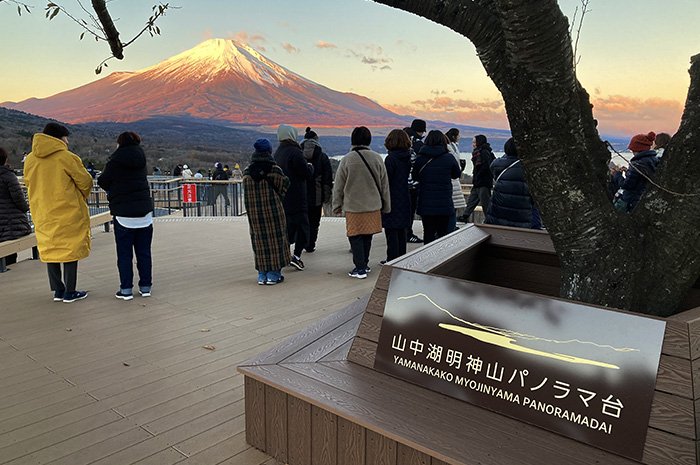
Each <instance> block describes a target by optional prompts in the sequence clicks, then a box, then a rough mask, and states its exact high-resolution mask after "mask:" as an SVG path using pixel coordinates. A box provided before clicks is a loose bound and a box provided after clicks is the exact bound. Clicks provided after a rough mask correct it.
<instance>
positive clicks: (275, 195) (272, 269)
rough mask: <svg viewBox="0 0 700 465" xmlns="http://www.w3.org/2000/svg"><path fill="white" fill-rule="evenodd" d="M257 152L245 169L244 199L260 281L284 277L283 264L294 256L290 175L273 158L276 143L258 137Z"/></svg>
mask: <svg viewBox="0 0 700 465" xmlns="http://www.w3.org/2000/svg"><path fill="white" fill-rule="evenodd" d="M253 147H254V148H255V153H254V154H253V156H252V157H251V163H250V165H248V167H246V168H245V170H244V171H243V195H244V197H243V201H244V203H245V208H246V212H247V215H246V216H247V217H248V225H249V227H250V242H251V243H252V246H253V254H254V255H255V269H256V270H258V284H260V285H263V284H266V285H274V284H278V283H281V282H282V281H284V276H282V268H284V267H285V266H287V265H288V264H289V262H290V260H291V254H290V251H289V241H288V239H287V220H286V215H285V211H284V205H283V199H284V198H285V195H286V194H287V192H288V189H289V178H287V176H285V175H284V173H283V172H282V168H280V167H279V165H277V163H275V160H274V159H273V158H272V144H270V141H269V140H267V139H258V140H256V141H255V144H253Z"/></svg>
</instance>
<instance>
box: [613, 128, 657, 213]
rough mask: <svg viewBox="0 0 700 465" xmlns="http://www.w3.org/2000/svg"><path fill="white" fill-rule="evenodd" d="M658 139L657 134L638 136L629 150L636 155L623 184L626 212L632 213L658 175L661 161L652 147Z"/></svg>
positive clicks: (629, 146)
mask: <svg viewBox="0 0 700 465" xmlns="http://www.w3.org/2000/svg"><path fill="white" fill-rule="evenodd" d="M655 139H656V134H654V133H653V132H650V133H648V134H637V135H636V136H634V137H633V138H632V139H631V140H630V143H629V145H628V146H627V148H628V149H629V150H630V151H631V152H632V153H633V154H634V157H632V160H630V166H629V168H628V169H627V177H626V178H625V181H624V182H623V183H622V189H623V190H622V197H621V198H622V204H623V205H624V210H625V211H627V212H631V211H632V210H634V207H636V206H637V203H639V199H640V198H641V197H642V194H643V193H644V191H646V190H647V184H649V181H648V180H647V178H650V177H652V176H653V175H654V173H656V168H657V167H658V166H659V162H660V159H659V157H658V156H657V155H656V151H655V150H652V149H651V147H652V145H653V144H654V141H655Z"/></svg>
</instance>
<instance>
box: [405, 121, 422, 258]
mask: <svg viewBox="0 0 700 465" xmlns="http://www.w3.org/2000/svg"><path fill="white" fill-rule="evenodd" d="M426 126H427V125H426V123H425V121H423V120H422V119H414V120H413V121H412V122H411V127H409V128H404V131H405V132H406V134H408V137H409V138H410V139H411V148H412V149H413V154H412V158H411V164H413V163H414V162H415V161H416V157H417V156H418V152H420V149H421V148H422V147H423V134H425V131H426ZM408 185H409V190H408V192H409V195H410V196H411V224H410V226H409V227H408V231H406V235H407V237H408V242H410V243H412V244H421V243H422V242H423V239H421V238H420V237H418V236H417V235H415V234H414V233H413V219H414V218H415V217H416V208H417V207H418V183H417V182H416V181H415V180H412V179H410V178H409V180H408Z"/></svg>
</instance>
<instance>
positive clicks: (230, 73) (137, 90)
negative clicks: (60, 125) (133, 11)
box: [0, 39, 407, 127]
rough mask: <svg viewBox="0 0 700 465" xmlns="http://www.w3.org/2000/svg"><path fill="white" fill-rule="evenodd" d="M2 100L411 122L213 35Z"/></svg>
mask: <svg viewBox="0 0 700 465" xmlns="http://www.w3.org/2000/svg"><path fill="white" fill-rule="evenodd" d="M0 105H2V106H4V107H8V108H11V109H15V110H21V111H25V112H28V113H33V114H36V115H41V116H46V117H51V118H55V119H57V120H59V121H65V122H68V123H73V124H75V123H87V122H102V121H113V122H132V121H138V120H143V119H146V118H150V117H153V116H179V117H189V118H196V119H204V120H211V121H215V122H219V123H228V124H241V125H252V126H256V125H259V126H271V125H277V124H280V123H286V124H293V125H301V126H313V127H324V126H325V127H348V126H350V127H352V126H358V125H367V126H370V125H374V126H395V127H403V126H405V125H406V119H407V118H405V117H401V116H399V115H397V114H395V113H392V112H391V111H389V110H387V109H386V108H384V107H382V106H381V105H379V104H377V103H376V102H373V101H372V100H370V99H368V98H366V97H362V96H360V95H357V94H353V93H348V92H338V91H335V90H333V89H330V88H328V87H325V86H323V85H321V84H317V83H315V82H313V81H311V80H309V79H307V78H305V77H303V76H300V75H299V74H296V73H294V72H293V71H291V70H289V69H287V68H285V67H283V66H280V65H278V64H277V63H275V62H273V61H272V60H270V59H268V58H266V57H265V56H263V55H262V54H261V53H259V52H258V51H256V50H255V49H253V48H251V47H250V46H248V45H246V44H243V43H240V42H237V41H234V40H228V39H211V40H207V41H205V42H202V43H201V44H199V45H197V46H196V47H194V48H192V49H190V50H187V51H185V52H182V53H180V54H178V55H175V56H173V57H171V58H169V59H167V60H165V61H163V62H161V63H158V64H156V65H154V66H151V67H149V68H146V69H143V70H140V71H135V72H115V73H112V74H110V75H109V76H107V77H104V78H102V79H99V80H97V81H95V82H92V83H89V84H86V85H84V86H81V87H78V88H76V89H72V90H67V91H65V92H61V93H59V94H56V95H53V96H51V97H47V98H41V99H39V98H30V99H28V100H24V101H22V102H4V103H1V104H0Z"/></svg>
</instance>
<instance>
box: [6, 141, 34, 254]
mask: <svg viewBox="0 0 700 465" xmlns="http://www.w3.org/2000/svg"><path fill="white" fill-rule="evenodd" d="M28 211H29V205H28V204H27V201H26V200H25V199H24V193H23V192H22V188H21V187H20V185H19V181H18V180H17V175H16V174H15V173H14V172H13V171H12V170H11V169H10V167H9V166H7V152H6V151H5V149H3V148H2V147H0V242H5V241H12V240H15V239H19V238H20V237H22V236H26V235H28V234H31V233H32V227H31V225H30V224H29V218H28V217H27V212H28ZM16 262H17V254H16V253H14V254H11V255H8V256H7V257H5V264H6V265H11V264H13V263H16Z"/></svg>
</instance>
